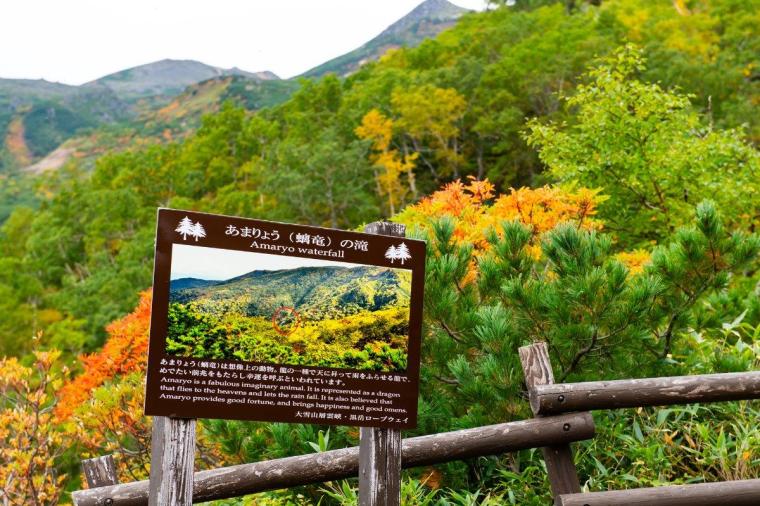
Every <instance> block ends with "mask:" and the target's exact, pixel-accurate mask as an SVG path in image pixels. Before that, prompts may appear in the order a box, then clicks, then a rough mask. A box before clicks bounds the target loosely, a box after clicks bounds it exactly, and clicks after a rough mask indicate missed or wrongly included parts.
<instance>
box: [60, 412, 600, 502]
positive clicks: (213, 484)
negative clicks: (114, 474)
mask: <svg viewBox="0 0 760 506" xmlns="http://www.w3.org/2000/svg"><path fill="white" fill-rule="evenodd" d="M594 431H595V429H594V422H593V419H592V418H591V415H590V414H588V413H572V414H568V415H560V416H552V417H545V418H536V419H532V420H522V421H519V422H510V423H502V424H497V425H489V426H485V427H477V428H474V429H464V430H458V431H454V432H442V433H438V434H431V435H428V436H420V437H413V438H407V439H404V440H403V441H402V446H401V464H402V467H404V468H409V467H417V466H425V465H431V464H440V463H444V462H450V461H453V460H460V459H466V458H471V457H478V456H486V455H496V454H500V453H506V452H513V451H518V450H524V449H527V448H539V447H545V446H554V445H561V444H567V443H570V442H573V441H580V440H584V439H590V438H592V437H593V436H594ZM358 472H359V448H358V447H352V448H344V449H341V450H331V451H327V452H322V453H312V454H308V455H300V456H297V457H287V458H283V459H276V460H269V461H265V462H256V463H252V464H241V465H237V466H231V467H223V468H219V469H212V470H208V471H200V472H197V473H195V476H194V487H193V502H203V501H210V500H213V499H226V498H230V497H240V496H243V495H246V494H252V493H256V492H263V491H266V490H276V489H280V488H288V487H296V486H301V485H308V484H313V483H321V482H325V481H331V480H338V479H343V478H351V477H356V476H357V475H358ZM73 500H74V504H75V505H76V506H103V505H105V504H108V505H110V506H138V505H139V506H144V505H147V504H148V481H147V480H146V481H139V482H132V483H125V484H121V485H114V486H107V487H100V488H93V489H88V490H80V491H77V492H74V493H73Z"/></svg>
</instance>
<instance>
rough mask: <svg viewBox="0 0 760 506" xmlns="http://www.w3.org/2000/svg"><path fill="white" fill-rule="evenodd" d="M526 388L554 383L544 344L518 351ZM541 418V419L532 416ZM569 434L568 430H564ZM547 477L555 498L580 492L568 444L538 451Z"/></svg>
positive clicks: (524, 347) (532, 345)
mask: <svg viewBox="0 0 760 506" xmlns="http://www.w3.org/2000/svg"><path fill="white" fill-rule="evenodd" d="M519 351H520V362H521V363H522V368H523V374H524V375H525V384H526V385H527V387H528V390H529V391H530V390H531V389H532V388H533V387H534V386H536V385H550V384H552V383H554V372H553V371H552V364H551V362H550V361H549V351H548V349H547V347H546V343H535V344H531V345H530V346H523V347H522V348H520V350H519ZM535 416H537V417H538V416H540V415H535ZM567 430H570V427H568V428H567ZM541 451H542V452H543V454H544V461H545V462H546V471H547V473H548V474H549V483H550V484H551V487H552V495H553V496H554V497H555V498H557V497H559V496H560V494H572V493H577V492H580V491H581V487H580V483H579V481H578V471H577V470H576V469H575V463H574V462H573V452H572V450H571V449H570V445H569V444H560V445H555V446H546V447H544V448H541Z"/></svg>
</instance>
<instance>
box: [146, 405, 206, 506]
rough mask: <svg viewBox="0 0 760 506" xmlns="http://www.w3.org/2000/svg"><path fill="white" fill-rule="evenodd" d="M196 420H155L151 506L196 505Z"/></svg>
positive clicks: (150, 490)
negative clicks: (194, 483) (194, 473)
mask: <svg viewBox="0 0 760 506" xmlns="http://www.w3.org/2000/svg"><path fill="white" fill-rule="evenodd" d="M194 463H195V418H170V417H168V416H154V417H153V434H152V437H151V452H150V488H149V499H148V505H149V506H190V505H191V504H193V471H194V469H193V464H194Z"/></svg>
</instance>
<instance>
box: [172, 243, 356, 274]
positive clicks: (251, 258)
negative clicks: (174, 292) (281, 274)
mask: <svg viewBox="0 0 760 506" xmlns="http://www.w3.org/2000/svg"><path fill="white" fill-rule="evenodd" d="M358 265H359V264H352V263H348V262H331V261H329V260H320V259H317V258H298V257H286V256H280V255H267V254H266V253H258V252H255V251H237V250H230V249H218V248H205V247H203V246H190V245H188V244H174V245H172V270H171V276H170V279H180V278H199V279H213V280H226V279H230V278H234V277H235V276H241V275H243V274H247V273H249V272H251V271H273V270H277V269H295V268H297V267H323V266H329V267H358Z"/></svg>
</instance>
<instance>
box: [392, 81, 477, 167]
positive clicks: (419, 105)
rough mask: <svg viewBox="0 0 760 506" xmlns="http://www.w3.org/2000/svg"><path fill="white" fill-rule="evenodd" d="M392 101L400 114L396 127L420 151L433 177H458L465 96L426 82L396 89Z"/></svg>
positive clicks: (451, 89)
mask: <svg viewBox="0 0 760 506" xmlns="http://www.w3.org/2000/svg"><path fill="white" fill-rule="evenodd" d="M391 105H392V107H393V111H394V112H395V113H396V114H397V115H398V119H397V120H396V127H397V128H398V129H399V130H400V131H401V132H403V133H404V135H405V137H406V138H407V139H408V140H409V141H410V142H411V145H412V148H413V149H414V151H415V152H416V153H418V154H420V156H421V160H422V161H423V162H424V163H425V165H427V167H428V168H429V169H430V171H431V173H432V174H433V177H434V178H435V179H436V180H437V179H439V178H440V177H446V176H450V175H453V176H454V177H458V175H459V165H460V164H461V162H462V155H461V153H460V145H459V144H460V143H459V130H460V128H459V122H460V120H461V118H462V116H464V113H465V109H466V106H467V101H466V100H465V98H464V97H463V96H462V95H460V94H459V92H457V90H455V89H454V88H438V87H435V86H432V85H430V84H425V85H422V86H415V87H410V88H407V89H405V90H401V89H396V90H394V91H393V94H392V95H391ZM428 153H430V155H431V156H427V155H428Z"/></svg>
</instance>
